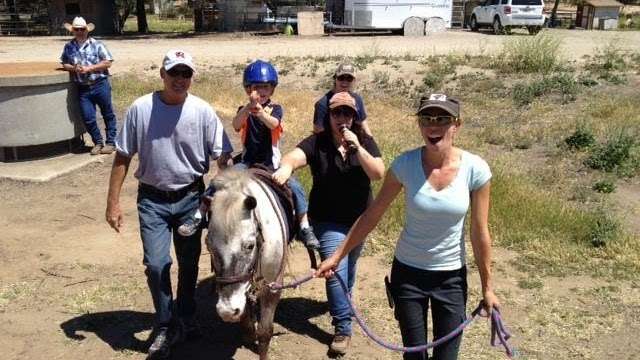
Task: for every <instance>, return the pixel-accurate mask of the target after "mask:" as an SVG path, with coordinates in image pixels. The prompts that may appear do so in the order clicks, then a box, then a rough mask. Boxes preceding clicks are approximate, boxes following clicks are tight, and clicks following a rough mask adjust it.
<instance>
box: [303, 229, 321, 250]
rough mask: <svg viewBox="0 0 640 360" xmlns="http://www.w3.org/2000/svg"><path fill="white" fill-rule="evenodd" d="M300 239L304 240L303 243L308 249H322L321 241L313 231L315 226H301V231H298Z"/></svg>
mask: <svg viewBox="0 0 640 360" xmlns="http://www.w3.org/2000/svg"><path fill="white" fill-rule="evenodd" d="M298 239H299V240H300V241H302V243H303V244H304V246H305V247H306V248H307V249H311V250H319V249H320V242H319V241H318V238H317V237H316V235H315V234H314V233H313V228H312V227H311V226H309V227H306V228H301V229H300V231H299V232H298Z"/></svg>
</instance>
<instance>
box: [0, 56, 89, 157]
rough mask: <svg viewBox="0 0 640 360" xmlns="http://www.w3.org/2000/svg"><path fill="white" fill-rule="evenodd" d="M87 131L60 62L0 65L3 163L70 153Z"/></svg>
mask: <svg viewBox="0 0 640 360" xmlns="http://www.w3.org/2000/svg"><path fill="white" fill-rule="evenodd" d="M83 133H84V126H83V124H82V119H81V117H80V107H79V105H78V96H77V89H76V86H75V85H74V84H73V82H71V81H70V78H69V73H67V72H66V71H64V70H61V68H60V64H58V63H43V62H31V63H28V62H27V63H0V161H18V160H28V159H32V158H41V157H48V156H53V155H58V154H61V153H68V152H70V151H71V150H72V149H73V147H74V146H76V145H78V144H79V143H80V141H81V140H80V136H81V135H82V134H83Z"/></svg>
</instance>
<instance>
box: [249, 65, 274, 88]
mask: <svg viewBox="0 0 640 360" xmlns="http://www.w3.org/2000/svg"><path fill="white" fill-rule="evenodd" d="M265 83H266V84H271V85H273V86H277V85H278V71H277V70H276V68H275V67H273V65H271V63H269V62H266V61H262V60H256V61H254V62H252V63H251V64H249V65H247V67H246V68H245V69H244V75H243V76H242V84H243V85H244V87H247V86H251V84H265Z"/></svg>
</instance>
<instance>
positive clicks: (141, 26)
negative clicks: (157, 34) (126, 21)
mask: <svg viewBox="0 0 640 360" xmlns="http://www.w3.org/2000/svg"><path fill="white" fill-rule="evenodd" d="M136 15H137V16H138V32H139V33H143V34H146V33H148V32H149V24H147V10H146V9H145V7H144V0H136Z"/></svg>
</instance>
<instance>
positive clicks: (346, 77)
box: [336, 75, 354, 82]
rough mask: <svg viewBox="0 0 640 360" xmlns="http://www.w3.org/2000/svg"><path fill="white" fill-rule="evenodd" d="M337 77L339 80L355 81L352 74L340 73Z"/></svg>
mask: <svg viewBox="0 0 640 360" xmlns="http://www.w3.org/2000/svg"><path fill="white" fill-rule="evenodd" d="M336 79H338V81H349V82H351V81H353V79H354V77H353V76H351V75H340V76H338V77H337V78H336Z"/></svg>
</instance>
